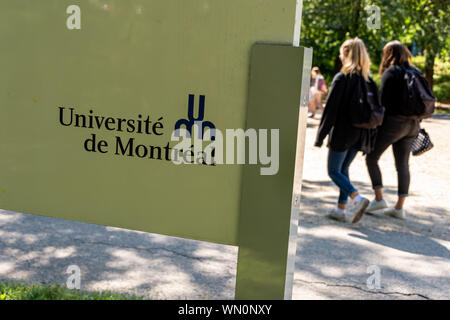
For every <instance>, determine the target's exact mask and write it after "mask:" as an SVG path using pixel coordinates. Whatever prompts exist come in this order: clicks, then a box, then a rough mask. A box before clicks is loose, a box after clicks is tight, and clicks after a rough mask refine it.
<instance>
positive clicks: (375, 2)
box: [301, 0, 450, 105]
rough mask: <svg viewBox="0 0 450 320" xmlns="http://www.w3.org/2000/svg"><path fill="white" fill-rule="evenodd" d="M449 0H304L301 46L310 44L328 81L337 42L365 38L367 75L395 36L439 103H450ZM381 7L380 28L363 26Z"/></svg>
mask: <svg viewBox="0 0 450 320" xmlns="http://www.w3.org/2000/svg"><path fill="white" fill-rule="evenodd" d="M449 5H450V1H448V0H396V1H392V0H372V1H367V0H304V1H303V18H302V35H301V38H302V39H301V45H302V46H306V47H311V48H313V49H314V61H313V65H314V66H318V67H319V68H320V70H321V72H322V75H323V76H324V77H325V79H326V82H327V83H328V84H330V83H331V81H332V79H333V76H334V75H335V74H336V73H337V72H338V71H339V70H340V68H341V62H340V59H339V47H340V45H341V44H342V43H343V42H344V40H346V39H348V38H353V37H359V38H361V39H363V40H364V42H365V44H366V46H367V49H368V51H369V54H370V56H371V59H372V77H373V78H374V80H375V81H376V82H377V83H378V84H379V83H380V76H379V74H378V68H379V64H380V61H381V53H382V50H383V47H384V45H385V44H386V43H387V42H389V41H391V40H400V41H401V42H403V43H405V44H406V45H407V46H408V47H409V48H410V50H411V52H412V54H413V56H414V58H413V64H414V65H415V66H416V67H418V68H419V69H421V70H422V72H423V73H424V75H425V76H426V78H427V80H428V82H429V83H430V84H431V85H432V86H433V92H434V94H435V96H436V97H437V98H438V100H439V102H440V103H442V104H446V105H448V104H450V37H449V25H448V22H449V21H450V9H449V7H450V6H449ZM369 6H377V7H378V8H379V9H380V11H379V12H380V20H379V21H380V24H379V28H371V27H370V26H368V20H369V21H370V22H369V24H370V23H372V22H374V21H373V19H371V16H372V15H373V11H371V10H366V8H368V7H369Z"/></svg>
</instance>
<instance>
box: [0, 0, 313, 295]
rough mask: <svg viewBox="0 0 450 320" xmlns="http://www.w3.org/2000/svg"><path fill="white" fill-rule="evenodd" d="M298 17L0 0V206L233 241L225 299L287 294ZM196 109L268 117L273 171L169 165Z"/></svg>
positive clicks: (156, 0)
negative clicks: (231, 279) (273, 139)
mask: <svg viewBox="0 0 450 320" xmlns="http://www.w3.org/2000/svg"><path fill="white" fill-rule="evenodd" d="M300 16H301V1H300V2H299V1H296V0H277V1H273V0H258V1H256V0H171V1H167V0H140V1H119V0H109V1H108V0H105V1H99V0H98V1H97V0H84V1H75V0H73V1H70V0H45V1H34V0H14V1H12V0H8V1H2V2H1V3H0V41H1V43H2V50H1V51H0V70H2V72H1V73H0V88H1V89H0V154H1V157H0V168H1V169H0V190H1V192H0V207H1V208H2V209H7V210H13V211H20V212H26V213H32V214H38V215H44V216H50V217H56V218H61V219H68V220H74V221H81V222H87V223H94V224H101V225H109V226H116V227H122V228H127V229H133V230H141V231H146V232H153V233H160V234H167V235H171V236H177V237H183V238H189V239H197V240H204V241H211V242H216V243H221V244H228V245H236V246H239V258H238V274H237V283H236V298H237V299H244V298H263V299H266V298H275V299H282V298H289V297H290V294H291V288H290V287H289V286H290V283H291V281H292V273H293V262H292V261H291V260H292V259H291V260H289V259H288V256H289V255H290V256H291V257H292V255H293V254H295V243H294V240H295V239H294V237H295V235H296V230H297V229H296V227H297V225H296V224H297V222H296V218H295V216H296V214H297V208H298V197H299V183H300V181H301V167H302V159H303V143H302V141H303V137H304V128H305V121H304V120H305V110H306V109H305V108H304V106H305V104H306V93H307V89H308V86H309V69H310V63H311V51H310V50H308V49H304V48H299V47H298V41H299V39H298V38H299V31H300V30H299V26H300ZM300 106H302V108H300ZM300 110H301V112H299V111H300ZM195 121H200V122H202V124H203V125H204V127H205V128H206V129H216V130H217V131H223V132H225V131H226V130H227V129H238V128H242V129H244V130H245V129H248V128H254V129H257V130H258V129H268V130H271V129H278V130H279V160H278V168H277V170H276V174H272V175H261V174H260V172H261V170H260V169H261V167H264V165H251V164H248V165H244V164H236V165H231V164H223V165H222V164H215V163H214V162H211V163H208V162H207V161H206V159H203V158H202V159H200V161H199V162H197V163H194V162H195V160H192V161H193V163H194V164H192V165H189V164H175V163H174V161H173V160H174V159H173V156H174V154H177V153H176V152H175V153H174V146H175V145H176V144H177V142H175V141H174V140H173V139H172V138H173V137H172V135H173V132H174V129H176V128H188V129H189V128H191V127H192V124H193V123H194V122H195ZM181 155H182V156H183V154H181ZM296 157H297V158H296ZM191 159H193V158H192V157H191ZM296 159H297V160H296ZM296 164H297V166H296ZM294 187H295V188H294ZM288 260H289V261H290V262H288Z"/></svg>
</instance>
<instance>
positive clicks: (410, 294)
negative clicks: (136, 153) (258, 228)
mask: <svg viewBox="0 0 450 320" xmlns="http://www.w3.org/2000/svg"><path fill="white" fill-rule="evenodd" d="M317 124H318V120H309V123H308V133H307V150H306V163H305V168H304V184H303V198H302V204H301V217H300V222H299V233H300V236H299V240H298V250H297V264H296V272H295V285H294V292H293V296H294V299H310V298H315V299H449V298H450V264H449V260H450V252H449V249H450V229H449V222H450V209H449V207H448V206H449V203H448V200H449V198H450V197H449V196H448V194H447V192H448V190H449V181H450V180H449V179H450V170H449V163H450V116H448V115H440V116H436V118H435V119H433V120H430V121H426V122H425V124H424V127H425V128H426V129H427V130H428V131H429V133H430V135H431V137H432V140H433V142H434V143H435V145H436V148H435V149H434V150H433V151H430V152H428V153H427V154H425V155H423V156H420V157H418V158H413V159H412V161H411V170H412V172H413V177H412V185H411V191H412V192H411V194H412V195H411V197H410V198H409V199H408V203H407V210H408V220H407V221H399V220H394V219H391V218H387V217H383V216H365V217H364V218H363V219H362V221H361V222H360V223H359V224H357V225H351V224H341V223H338V222H334V221H331V220H328V219H325V218H324V215H325V214H326V212H327V211H328V210H330V209H331V208H333V206H334V203H335V200H336V197H337V189H336V188H335V187H334V186H333V184H332V183H331V182H330V181H329V179H328V177H327V176H326V170H325V169H326V161H325V160H326V152H327V150H326V148H322V149H317V148H314V147H312V144H313V140H314V135H315V131H316V128H317ZM363 160H364V159H363V158H362V156H359V157H358V158H357V159H356V160H355V163H354V164H353V166H352V168H351V176H352V178H353V180H354V181H355V182H356V185H357V186H358V188H360V190H361V192H362V193H363V194H366V195H367V196H370V195H371V190H370V185H369V178H368V175H367V172H366V169H365V165H364V162H363ZM381 163H382V170H383V174H384V178H385V185H386V186H387V200H388V201H389V203H394V201H395V195H396V188H395V186H396V173H395V169H394V167H393V159H392V154H391V152H390V151H389V152H387V153H386V154H385V155H384V156H383V158H382V162H381ZM236 257H237V248H235V247H227V246H221V245H216V244H210V243H204V242H198V241H191V240H183V239H177V238H172V237H166V236H160V235H154V234H147V233H142V232H135V231H128V230H123V229H117V228H110V227H102V226H96V225H88V224H83V223H76V222H68V221H63V220H58V219H52V218H45V217H38V216H32V215H27V214H22V213H13V212H6V211H0V280H30V281H39V282H46V283H54V282H59V283H65V281H66V279H67V276H68V275H67V274H66V273H65V271H66V269H67V267H68V266H69V265H73V264H75V265H78V266H80V268H81V271H82V282H81V283H82V289H84V290H113V291H119V292H127V293H131V294H138V295H142V296H145V297H148V298H153V299H213V298H218V299H231V298H233V291H234V290H233V288H234V282H235V273H236V265H235V261H236ZM369 266H377V267H378V268H379V270H380V271H381V277H380V285H381V288H380V289H373V290H371V289H369V288H368V286H367V284H366V282H367V279H368V278H369V276H371V274H368V273H367V268H368V267H369Z"/></svg>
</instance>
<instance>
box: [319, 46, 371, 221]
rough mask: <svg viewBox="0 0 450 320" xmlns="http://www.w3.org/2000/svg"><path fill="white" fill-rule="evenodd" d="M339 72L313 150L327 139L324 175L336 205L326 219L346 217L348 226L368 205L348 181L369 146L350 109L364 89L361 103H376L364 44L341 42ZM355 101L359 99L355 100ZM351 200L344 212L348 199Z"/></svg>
mask: <svg viewBox="0 0 450 320" xmlns="http://www.w3.org/2000/svg"><path fill="white" fill-rule="evenodd" d="M340 59H341V61H342V65H343V67H342V69H341V71H340V72H339V73H338V74H337V75H336V76H335V77H334V80H333V83H332V85H331V88H330V92H329V96H328V99H327V103H326V106H325V109H324V112H323V115H322V119H321V121H320V126H319V130H318V132H317V138H316V142H315V146H317V147H321V146H322V144H323V140H324V139H325V137H326V136H327V135H328V136H329V138H328V148H329V152H328V175H329V176H330V178H331V180H332V181H333V182H334V183H335V184H336V185H337V186H338V187H339V189H340V195H339V199H338V204H337V207H336V208H335V209H333V210H332V211H331V212H330V213H329V214H328V215H327V216H328V217H329V218H331V219H335V220H338V221H342V222H345V221H346V220H347V216H350V217H351V221H352V223H356V222H358V221H359V220H360V219H361V217H362V216H363V213H364V211H365V209H366V208H367V206H368V205H369V203H370V201H369V200H368V199H366V198H364V197H362V196H361V195H360V194H359V192H358V190H357V189H356V188H355V187H354V186H353V184H352V183H351V181H350V178H349V168H350V165H351V163H352V161H353V160H354V158H355V156H356V155H357V153H358V152H359V151H363V152H364V153H368V152H370V151H371V148H372V146H373V139H371V138H372V137H373V135H372V133H371V132H370V129H363V128H360V127H357V126H355V125H354V122H352V119H354V118H355V116H358V115H357V114H356V115H355V113H357V111H356V110H354V109H352V108H351V106H352V105H353V104H352V103H353V101H354V97H355V95H356V96H358V94H362V90H361V88H362V87H365V88H367V89H366V90H365V91H364V92H365V93H366V94H364V99H366V100H369V101H368V102H369V103H371V102H374V101H375V100H377V101H378V89H377V86H376V84H375V82H374V81H373V79H372V78H371V77H370V64H371V62H370V58H369V55H368V53H367V49H366V46H365V45H364V42H363V41H362V40H361V39H359V38H354V39H349V40H347V41H345V42H344V43H343V44H342V46H341V48H340ZM358 100H359V97H358ZM349 197H350V198H351V201H350V203H349V206H348V208H347V202H348V198H349Z"/></svg>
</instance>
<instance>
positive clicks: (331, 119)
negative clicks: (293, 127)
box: [314, 73, 346, 147]
mask: <svg viewBox="0 0 450 320" xmlns="http://www.w3.org/2000/svg"><path fill="white" fill-rule="evenodd" d="M345 82H346V81H345V75H344V74H342V73H339V74H337V75H336V76H335V77H334V79H333V83H332V84H331V88H330V93H329V95H328V99H327V104H326V106H325V109H324V111H323V114H322V119H321V120H320V125H319V129H318V131H317V137H316V142H315V144H314V145H315V146H316V147H321V146H322V144H323V140H324V139H325V137H326V136H327V135H328V134H329V133H330V131H331V128H332V127H333V126H334V124H335V122H336V118H337V115H338V112H339V109H340V105H341V103H342V99H343V96H344V91H345Z"/></svg>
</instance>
